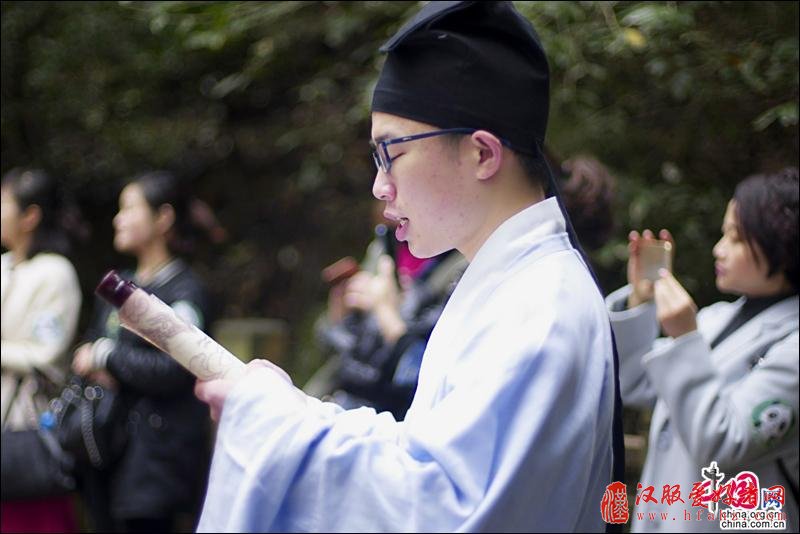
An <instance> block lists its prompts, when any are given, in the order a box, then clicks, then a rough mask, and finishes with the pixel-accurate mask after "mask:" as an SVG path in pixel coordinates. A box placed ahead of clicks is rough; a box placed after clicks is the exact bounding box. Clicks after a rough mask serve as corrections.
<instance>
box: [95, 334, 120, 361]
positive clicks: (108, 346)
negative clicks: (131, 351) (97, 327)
mask: <svg viewBox="0 0 800 534" xmlns="http://www.w3.org/2000/svg"><path fill="white" fill-rule="evenodd" d="M115 346H116V343H114V340H112V339H109V338H107V337H101V338H100V339H98V340H97V341H95V342H94V343H93V344H92V367H93V368H94V369H105V367H106V362H108V356H109V355H110V354H111V351H113V350H114V347H115Z"/></svg>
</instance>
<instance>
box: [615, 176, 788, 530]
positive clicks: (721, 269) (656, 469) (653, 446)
mask: <svg viewBox="0 0 800 534" xmlns="http://www.w3.org/2000/svg"><path fill="white" fill-rule="evenodd" d="M659 238H660V239H661V240H662V241H666V242H667V243H669V244H673V239H672V236H671V234H670V233H669V232H668V231H667V230H661V231H660V232H659ZM629 240H630V241H629V251H630V258H629V260H628V281H629V284H628V286H626V287H624V288H622V289H619V290H617V291H615V292H614V293H612V294H611V295H609V296H608V298H607V304H608V306H609V310H610V314H611V318H612V325H613V328H614V332H615V334H616V338H617V344H618V349H619V356H620V388H621V393H622V399H623V402H624V403H625V404H627V405H629V406H634V407H642V408H648V409H653V414H652V419H651V424H650V438H649V447H648V453H647V459H646V461H645V465H644V469H643V473H642V475H641V477H640V479H639V482H640V483H641V485H642V487H644V488H646V487H648V486H653V487H654V488H655V490H656V493H655V495H654V498H655V499H656V500H657V501H658V502H652V501H650V500H649V499H641V500H640V499H637V501H638V502H637V506H636V512H644V515H643V518H644V520H640V519H638V515H637V513H636V512H635V513H634V514H633V521H634V524H633V531H634V532H638V531H650V530H658V529H659V527H661V526H664V525H661V524H660V523H659V522H658V521H649V520H648V519H647V518H648V517H649V515H648V513H653V512H655V513H656V515H655V517H660V513H661V512H665V513H668V514H669V516H671V517H677V520H676V521H670V524H669V528H670V529H671V530H691V531H693V532H699V531H717V530H719V529H720V523H719V517H716V518H715V519H714V520H709V519H708V516H707V514H705V513H703V514H700V515H697V514H696V513H695V512H696V511H697V510H699V508H697V507H693V506H692V505H693V502H694V499H693V498H692V497H690V493H691V492H692V489H693V488H695V486H694V483H695V482H698V481H700V482H702V481H703V478H702V474H701V469H703V468H707V467H709V466H710V465H711V462H716V463H717V467H718V470H719V472H721V473H725V474H726V475H727V476H726V478H724V479H722V480H721V481H719V485H723V484H725V483H726V482H728V481H729V480H732V479H733V478H734V477H736V475H737V474H738V473H740V472H742V471H751V472H752V473H755V474H756V475H757V476H758V478H759V481H760V483H761V487H763V488H768V487H770V486H773V485H781V486H783V487H784V489H785V505H784V507H783V511H784V512H785V513H786V516H787V520H788V523H787V524H788V526H789V530H791V531H797V529H798V515H797V514H798V505H797V495H798V492H797V484H798V481H797V472H798V430H797V415H798V358H797V354H798V172H797V169H796V168H786V169H783V170H782V171H780V172H778V173H776V174H769V175H767V174H764V175H754V176H751V177H749V178H747V179H745V180H744V181H742V182H741V183H740V184H739V185H738V186H737V188H736V191H735V193H734V195H733V198H732V199H731V201H730V202H729V203H728V207H727V210H726V212H725V218H724V220H723V223H722V237H721V238H720V240H719V242H717V244H716V245H715V246H714V249H713V251H712V253H713V255H714V258H715V259H716V263H715V271H716V285H717V288H718V289H719V290H720V291H721V292H722V293H726V294H731V295H738V296H739V299H738V300H736V301H735V302H718V303H716V304H713V305H711V306H708V307H706V308H703V309H702V310H700V311H699V312H698V311H697V306H696V305H695V303H694V301H693V300H692V297H691V296H690V295H689V294H688V293H687V291H686V290H685V289H684V288H683V286H682V285H681V284H680V282H678V280H677V279H676V278H675V277H674V276H673V274H672V273H671V272H669V271H668V270H667V269H663V268H662V269H660V270H659V272H660V278H658V279H656V280H655V281H651V280H648V279H647V278H645V277H644V276H643V273H644V272H645V271H646V270H647V268H646V267H647V266H645V265H644V264H643V263H644V262H643V259H644V258H643V255H642V251H643V249H644V248H645V247H648V246H652V245H653V244H654V242H655V241H656V240H655V236H654V234H653V232H651V231H650V230H645V231H644V232H643V233H642V234H641V235H639V234H638V233H637V232H631V234H630V236H629ZM659 327H660V329H661V330H662V331H663V333H664V335H665V337H664V338H660V339H656V338H657V336H658V333H659ZM676 485H679V491H680V497H681V500H682V502H680V501H674V502H672V503H671V504H670V500H671V499H670V498H668V499H666V502H665V500H664V499H663V498H662V491H663V488H666V487H669V488H671V489H670V491H674V488H675V486H676ZM673 495H674V494H673ZM684 511H685V512H687V513H688V514H689V517H691V518H692V519H693V520H692V521H686V520H685V518H684Z"/></svg>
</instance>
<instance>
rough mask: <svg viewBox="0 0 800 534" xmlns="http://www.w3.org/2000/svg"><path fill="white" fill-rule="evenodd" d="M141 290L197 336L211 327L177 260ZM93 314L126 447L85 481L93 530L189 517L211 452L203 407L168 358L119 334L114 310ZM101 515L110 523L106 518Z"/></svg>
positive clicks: (192, 280)
mask: <svg viewBox="0 0 800 534" xmlns="http://www.w3.org/2000/svg"><path fill="white" fill-rule="evenodd" d="M127 277H130V273H128V274H127ZM142 289H144V290H146V291H147V292H149V293H152V294H154V295H155V296H157V297H158V298H160V299H161V300H163V301H164V302H166V303H167V304H169V305H171V306H172V307H173V308H174V309H175V310H176V312H178V314H179V315H181V316H182V317H184V318H188V319H189V320H191V321H192V322H193V323H194V324H195V325H196V326H198V327H199V328H200V329H203V330H205V329H206V328H207V327H208V325H209V324H210V321H211V318H210V317H209V313H210V306H209V302H208V298H207V295H206V292H205V290H204V289H203V286H202V284H201V283H200V281H199V280H198V279H197V277H196V276H195V275H194V274H193V273H192V271H191V270H190V269H189V268H188V266H187V265H186V264H185V263H184V262H182V261H181V260H175V261H173V262H171V263H170V264H168V265H167V266H165V267H164V268H163V269H161V270H160V271H159V272H158V273H157V274H156V275H155V276H154V278H153V281H152V282H151V283H149V284H148V285H146V286H143V287H142ZM95 310H96V312H95V315H94V318H93V321H92V324H91V327H90V330H89V332H88V335H87V341H95V340H97V339H98V338H100V337H107V338H110V339H112V340H115V346H114V349H113V351H112V352H111V353H110V355H109V357H108V360H107V362H106V368H107V369H108V371H109V372H110V373H111V375H113V376H114V378H116V379H117V381H118V382H119V384H120V393H121V396H122V397H123V398H124V400H125V402H126V405H127V406H129V409H128V412H127V415H126V418H127V425H126V429H127V435H128V436H127V437H128V443H127V447H126V449H125V452H124V453H123V455H122V457H121V459H120V460H119V461H118V462H117V463H116V464H115V465H113V466H111V468H110V469H108V470H106V471H103V472H97V471H95V472H93V473H90V474H89V476H87V482H86V485H87V486H88V487H87V488H86V489H87V493H88V494H89V498H87V503H88V504H89V508H90V510H91V511H92V512H93V513H92V515H93V516H95V518H94V519H95V523H97V524H96V525H95V527H96V528H103V527H104V526H110V525H104V524H105V523H106V522H107V521H109V520H110V521H114V522H117V521H119V520H124V519H137V518H170V517H174V516H175V514H177V513H181V512H189V513H194V512H196V511H197V508H198V505H199V503H200V501H201V499H202V496H203V493H204V489H205V482H206V476H207V472H208V466H209V461H210V449H211V437H210V428H211V427H210V420H209V416H208V407H207V406H205V405H204V404H203V403H201V402H200V401H198V400H197V398H195V396H194V392H193V388H194V383H195V379H194V377H193V376H192V375H191V374H190V373H189V372H188V371H186V370H185V369H183V368H182V367H181V366H180V365H178V363H177V362H175V360H173V359H172V358H171V357H169V356H167V355H166V354H164V353H163V352H161V351H160V350H158V349H156V348H155V347H153V346H152V345H150V344H149V343H148V342H147V341H145V340H143V339H142V338H140V337H139V336H137V335H135V334H133V333H131V332H129V331H128V330H126V329H124V328H120V326H119V318H118V315H117V311H116V310H115V309H113V308H112V307H111V306H109V305H107V304H105V303H101V302H100V301H98V304H97V307H96V308H95ZM103 493H105V495H103ZM104 508H105V509H106V510H107V511H108V512H109V513H110V517H107V516H106V517H105V518H104V517H103V513H104V510H103V509H104Z"/></svg>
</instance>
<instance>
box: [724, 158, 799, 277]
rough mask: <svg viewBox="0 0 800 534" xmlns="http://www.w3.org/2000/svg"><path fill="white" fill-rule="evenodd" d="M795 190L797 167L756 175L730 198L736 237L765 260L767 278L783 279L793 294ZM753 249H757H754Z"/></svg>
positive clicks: (796, 193) (796, 195)
mask: <svg viewBox="0 0 800 534" xmlns="http://www.w3.org/2000/svg"><path fill="white" fill-rule="evenodd" d="M799 191H800V188H798V173H797V167H786V168H785V169H782V170H780V171H778V172H777V173H774V174H756V175H753V176H750V177H748V178H746V179H745V180H743V181H742V182H741V183H740V184H739V185H738V186H736V191H735V192H734V194H733V200H734V201H735V202H736V218H737V219H738V226H739V227H738V231H739V234H740V235H741V236H742V237H743V238H744V240H745V241H747V244H748V245H750V249H751V250H753V252H754V254H753V256H754V258H755V260H756V262H757V263H758V261H759V257H758V255H757V254H755V251H756V250H761V252H762V253H763V254H764V256H765V258H766V260H767V267H768V272H767V276H772V275H774V274H776V273H778V272H781V271H782V272H783V273H784V274H785V275H786V278H787V280H788V281H789V283H791V284H792V287H793V288H794V290H795V292H797V290H798V285H800V274H799V272H798V271H799V270H798V261H799V260H798V243H797V241H798V211H800V209H798V203H799V202H800V199H799V198H798V196H799V195H800V193H799ZM756 245H758V246H757V247H756Z"/></svg>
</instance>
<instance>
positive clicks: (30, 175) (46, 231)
mask: <svg viewBox="0 0 800 534" xmlns="http://www.w3.org/2000/svg"><path fill="white" fill-rule="evenodd" d="M2 186H3V187H8V188H9V190H10V192H11V194H12V195H13V197H14V200H16V202H17V205H18V206H19V208H20V210H25V209H27V208H28V207H30V206H38V207H39V209H40V211H41V214H42V215H41V220H40V221H39V224H38V225H37V226H36V229H35V230H34V232H33V236H32V238H31V244H30V247H29V249H28V251H27V257H28V258H33V257H34V256H36V255H37V254H40V253H43V252H53V253H56V254H62V255H65V256H66V255H69V253H70V251H71V249H72V245H73V243H74V241H76V240H83V239H86V238H87V237H88V235H89V228H88V226H87V225H86V223H85V222H84V220H83V218H82V216H81V214H80V211H79V210H78V207H77V205H76V204H75V203H74V202H73V201H72V200H71V198H70V197H69V195H68V193H67V191H66V190H64V188H63V187H62V186H61V184H60V183H59V181H58V180H56V179H55V178H53V177H52V176H51V175H49V174H47V173H46V172H45V171H43V170H41V169H24V168H15V169H11V170H10V171H8V172H7V173H6V174H5V175H3V179H2Z"/></svg>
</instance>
